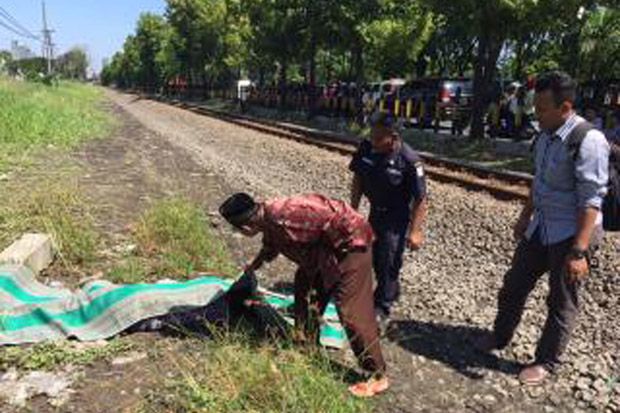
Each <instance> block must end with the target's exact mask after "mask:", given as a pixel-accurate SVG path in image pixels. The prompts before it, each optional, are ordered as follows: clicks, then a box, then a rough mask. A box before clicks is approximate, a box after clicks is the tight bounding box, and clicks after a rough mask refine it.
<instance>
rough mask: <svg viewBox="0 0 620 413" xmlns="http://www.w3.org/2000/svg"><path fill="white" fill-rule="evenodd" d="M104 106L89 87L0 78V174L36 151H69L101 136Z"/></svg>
mask: <svg viewBox="0 0 620 413" xmlns="http://www.w3.org/2000/svg"><path fill="white" fill-rule="evenodd" d="M102 101H103V92H102V90H100V89H98V88H96V87H93V86H90V85H84V84H79V83H71V82H61V83H60V85H59V86H57V87H55V86H46V85H43V84H40V83H29V82H19V81H12V80H9V79H6V78H0V172H2V171H7V170H10V169H12V168H13V167H15V165H21V164H23V163H24V162H27V161H28V159H29V158H30V157H31V156H32V153H33V151H36V150H37V149H38V150H41V149H48V148H52V147H53V148H61V149H66V148H72V147H74V146H75V145H77V144H78V143H80V142H82V141H83V140H85V139H88V138H95V137H101V136H104V135H105V134H106V132H108V131H109V129H110V126H111V125H112V120H111V116H110V115H109V114H108V113H106V112H105V111H104V110H103V108H102V107H101V102H102Z"/></svg>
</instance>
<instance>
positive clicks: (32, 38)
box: [0, 20, 39, 40]
mask: <svg viewBox="0 0 620 413" xmlns="http://www.w3.org/2000/svg"><path fill="white" fill-rule="evenodd" d="M0 26H2V27H4V28H5V29H7V30H9V31H10V32H12V33H13V34H16V35H17V36H20V37H25V38H27V39H31V40H39V38H37V37H31V36H27V35H25V34H24V33H20V32H19V31H17V30H15V28H14V27H11V26H9V25H8V24H6V23H5V22H3V21H2V20H0Z"/></svg>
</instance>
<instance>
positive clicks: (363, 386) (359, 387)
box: [349, 377, 390, 397]
mask: <svg viewBox="0 0 620 413" xmlns="http://www.w3.org/2000/svg"><path fill="white" fill-rule="evenodd" d="M389 387H390V382H389V381H388V379H387V377H381V378H379V379H375V378H371V379H369V380H368V381H362V382H359V383H355V384H353V385H351V386H349V392H350V393H351V394H352V395H354V396H355V397H373V396H376V395H377V394H379V393H383V392H384V391H386V390H387V389H388V388H389Z"/></svg>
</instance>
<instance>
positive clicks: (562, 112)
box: [475, 72, 609, 384]
mask: <svg viewBox="0 0 620 413" xmlns="http://www.w3.org/2000/svg"><path fill="white" fill-rule="evenodd" d="M575 95H576V85H575V82H574V81H573V80H572V79H571V78H570V77H569V76H568V75H567V74H565V73H561V72H550V73H547V74H545V75H543V76H542V77H541V78H540V79H539V80H538V81H537V83H536V94H535V99H534V102H535V110H536V116H537V118H538V121H539V123H540V128H541V129H542V133H541V135H540V136H539V137H538V139H537V140H536V142H535V145H534V158H535V167H536V172H535V176H534V183H533V185H532V188H531V191H530V198H529V200H528V202H527V203H526V204H525V206H524V208H523V210H522V212H521V215H520V217H519V219H518V221H517V223H516V224H515V226H514V236H515V239H516V240H518V241H519V245H518V247H517V249H516V252H515V254H514V257H513V262H512V267H511V268H510V270H509V271H508V272H507V273H506V274H505V276H504V283H503V286H502V289H501V290H500V292H499V296H498V312H497V316H496V318H495V323H494V328H493V332H492V333H491V334H489V335H486V336H483V337H479V338H478V340H476V342H475V345H476V347H477V348H478V349H479V350H481V351H491V350H493V349H501V348H503V347H505V346H506V345H508V343H509V342H510V340H511V339H512V337H513V334H514V331H515V330H516V328H517V325H518V324H519V321H520V319H521V315H522V313H523V309H524V306H525V301H526V299H527V296H528V295H529V293H530V292H531V291H532V290H533V288H534V287H535V285H536V282H537V281H538V279H539V278H540V277H541V276H542V275H543V274H544V273H546V272H549V296H548V297H547V307H548V313H547V320H546V323H545V325H544V328H543V332H542V337H541V338H540V340H539V342H538V346H537V349H536V355H535V360H534V362H533V363H532V364H531V365H529V366H527V367H526V368H524V369H523V370H522V371H521V373H520V374H519V379H520V380H521V382H523V383H525V384H538V383H541V382H542V381H543V380H544V379H545V378H546V377H547V376H548V375H549V373H550V372H552V371H553V370H554V368H555V367H557V366H558V364H559V362H560V356H561V355H562V353H563V352H564V350H565V349H566V347H567V345H568V341H569V339H570V335H571V333H572V331H573V328H574V326H575V320H576V317H577V313H578V308H579V303H578V292H579V287H580V285H581V283H582V281H583V280H584V279H585V278H586V277H587V275H588V273H589V263H588V251H589V250H590V248H591V247H592V245H593V243H595V242H596V239H597V238H600V233H601V231H602V230H601V223H602V215H601V212H600V211H601V206H602V203H603V198H604V196H605V193H606V191H607V180H608V161H609V144H608V143H607V141H606V139H605V136H604V135H603V134H602V133H601V132H599V131H597V130H595V129H593V128H592V127H591V125H589V124H587V123H585V121H584V119H582V118H581V117H579V116H577V115H576V114H575V111H574V109H573V105H574V102H575ZM579 134H582V136H581V138H582V139H577V135H579ZM577 140H578V141H580V145H579V146H577V147H576V148H575V146H574V145H572V144H571V142H574V141H577Z"/></svg>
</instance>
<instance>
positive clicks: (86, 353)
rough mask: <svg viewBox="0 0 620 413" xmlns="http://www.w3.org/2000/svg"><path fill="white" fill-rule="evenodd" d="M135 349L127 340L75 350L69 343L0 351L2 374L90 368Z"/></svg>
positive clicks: (49, 343) (7, 348) (117, 340)
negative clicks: (73, 367)
mask: <svg viewBox="0 0 620 413" xmlns="http://www.w3.org/2000/svg"><path fill="white" fill-rule="evenodd" d="M131 349H132V344H131V343H130V342H129V341H128V340H125V339H115V340H112V341H110V342H108V344H106V345H105V346H97V347H85V348H83V349H78V348H72V347H71V346H70V345H69V344H68V343H67V342H57V343H55V342H47V343H39V344H34V345H31V346H27V347H23V346H22V347H5V348H3V349H0V371H6V370H7V369H9V368H11V367H12V368H15V369H18V370H54V369H57V368H59V367H63V366H66V365H69V364H72V365H80V366H81V365H88V364H92V363H94V362H96V361H100V360H111V359H112V358H114V357H116V356H117V355H119V354H122V353H124V352H127V351H129V350H131Z"/></svg>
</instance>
